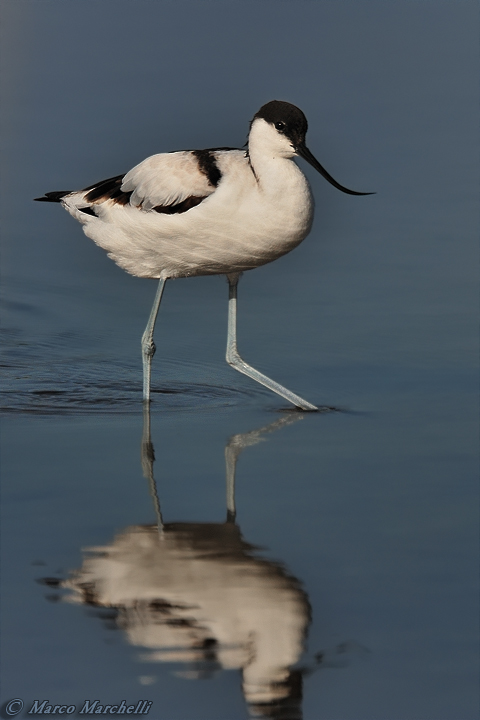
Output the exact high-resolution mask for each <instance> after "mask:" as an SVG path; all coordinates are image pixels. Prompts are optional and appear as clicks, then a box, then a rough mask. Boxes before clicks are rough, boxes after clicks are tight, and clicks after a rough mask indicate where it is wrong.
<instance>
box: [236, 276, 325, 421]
mask: <svg viewBox="0 0 480 720" xmlns="http://www.w3.org/2000/svg"><path fill="white" fill-rule="evenodd" d="M240 275H241V273H231V274H230V275H227V278H228V284H229V298H228V335H227V355H226V360H227V362H228V364H229V365H231V366H232V367H233V368H235V370H238V371H239V372H241V373H243V374H244V375H248V377H250V378H252V380H256V381H257V382H258V383H260V384H261V385H264V386H265V387H267V388H268V389H269V390H272V392H274V393H277V395H280V396H281V397H283V398H285V399H286V400H288V401H289V402H291V403H293V405H295V406H296V407H298V408H300V409H301V410H307V411H310V412H312V411H316V410H318V408H317V407H316V406H315V405H312V403H309V402H308V401H307V400H304V399H303V398H301V397H300V396H299V395H296V394H295V393H293V392H292V391H291V390H288V389H287V388H286V387H283V385H280V383H277V382H275V380H272V379H271V378H269V377H267V376H266V375H264V374H263V373H261V372H259V371H258V370H256V369H255V368H253V367H252V366H251V365H248V363H246V362H245V360H242V358H241V357H240V355H239V353H238V350H237V285H238V281H239V279H240Z"/></svg>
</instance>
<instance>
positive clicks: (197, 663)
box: [63, 407, 310, 720]
mask: <svg viewBox="0 0 480 720" xmlns="http://www.w3.org/2000/svg"><path fill="white" fill-rule="evenodd" d="M301 418H302V415H300V414H297V413H295V414H289V415H285V416H284V417H282V418H281V419H279V420H277V421H276V422H273V423H271V424H269V425H267V426H265V427H262V428H260V429H258V430H254V431H252V432H248V433H243V434H239V435H234V436H233V437H231V438H230V440H229V441H228V443H227V445H226V448H225V459H226V480H227V518H226V521H225V522H223V523H186V522H178V523H166V522H164V520H163V518H162V513H161V509H160V502H159V498H158V493H157V488H156V484H155V480H154V474H153V466H154V459H155V458H154V449H153V445H152V441H151V432H150V414H149V409H148V407H146V408H145V411H144V426H143V437H142V450H141V458H142V468H143V472H144V475H145V476H146V478H147V479H148V481H149V485H150V492H151V494H152V498H153V501H154V506H155V511H156V516H157V523H156V524H155V525H142V526H141V525H134V526H131V527H128V528H126V529H125V530H124V531H123V532H121V533H119V534H118V535H117V536H116V537H115V538H114V540H113V541H112V542H111V543H110V544H109V545H107V546H104V547H98V548H91V549H90V550H89V551H88V552H89V554H88V555H87V556H86V557H85V559H84V562H83V565H82V567H81V568H80V569H79V570H78V571H76V572H75V573H74V574H73V575H72V577H71V578H70V579H69V580H66V581H65V582H64V583H63V585H64V587H66V588H69V590H70V591H71V595H70V598H69V599H72V600H77V601H78V602H81V603H86V604H89V605H94V606H96V607H102V608H111V609H115V610H116V619H115V622H116V623H117V625H118V626H119V627H121V628H122V630H123V631H124V632H125V634H126V636H127V638H128V640H129V642H130V643H131V644H132V645H134V646H136V647H140V648H142V653H141V657H140V659H141V660H143V661H147V662H168V663H178V664H180V666H181V670H179V671H178V672H177V673H176V674H177V675H180V676H182V677H186V678H192V679H197V678H204V677H208V676H209V675H211V674H212V673H213V672H215V671H216V670H220V669H238V670H241V673H242V689H243V694H244V697H245V700H246V701H247V704H248V707H249V712H250V715H251V717H257V718H278V719H279V720H280V719H281V718H283V719H285V720H287V719H288V720H300V718H301V716H302V711H301V699H302V675H303V672H304V671H302V670H299V669H294V666H295V664H296V663H297V662H298V660H299V658H300V656H301V654H302V652H303V649H304V641H305V638H306V631H307V627H308V624H309V622H310V605H309V602H308V597H307V595H306V593H305V591H304V590H303V589H302V587H301V585H300V582H299V581H298V580H297V579H296V578H294V577H293V576H292V575H290V574H289V573H288V572H287V570H286V569H285V568H284V567H283V566H282V565H281V564H280V563H277V562H274V561H272V560H266V559H265V558H262V557H260V556H259V555H258V554H257V552H258V548H256V547H255V546H254V545H251V544H249V543H248V542H247V541H246V540H245V539H244V538H243V536H242V533H241V530H240V527H239V525H238V524H237V523H236V521H235V519H236V510H235V470H236V463H237V460H238V457H239V455H240V453H241V452H242V450H243V449H244V448H246V447H248V446H250V445H253V444H256V443H258V442H260V441H261V440H263V439H264V437H265V435H267V434H268V433H271V432H274V431H276V430H279V429H280V428H282V427H285V426H286V425H289V424H291V423H293V422H296V421H297V420H299V419H301Z"/></svg>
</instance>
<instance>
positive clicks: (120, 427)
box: [0, 0, 479, 720]
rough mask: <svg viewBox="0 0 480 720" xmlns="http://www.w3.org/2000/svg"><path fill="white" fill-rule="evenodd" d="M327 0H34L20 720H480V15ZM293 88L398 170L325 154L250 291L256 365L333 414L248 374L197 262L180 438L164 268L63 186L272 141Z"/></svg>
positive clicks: (13, 306) (18, 169)
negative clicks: (162, 157) (307, 230)
mask: <svg viewBox="0 0 480 720" xmlns="http://www.w3.org/2000/svg"><path fill="white" fill-rule="evenodd" d="M298 8H299V4H298V3H288V2H285V3H272V2H268V1H266V2H264V3H261V4H259V3H253V2H252V3H249V2H243V3H228V4H226V3H220V2H212V3H202V4H196V3H188V2H177V3H175V4H170V3H166V2H165V3H158V4H153V3H150V2H146V1H144V0H136V2H135V3H132V2H127V1H125V0H115V1H113V0H103V2H102V3H101V4H98V3H97V2H95V3H94V2H93V0H92V2H90V0H83V1H82V3H77V2H70V3H67V4H66V3H62V2H60V0H43V2H42V3H33V2H30V1H27V0H15V3H13V2H3V3H2V13H3V19H4V22H3V26H2V28H3V29H2V32H3V39H2V45H3V47H4V52H6V53H7V57H8V60H9V64H8V72H5V71H4V74H3V83H4V89H3V93H4V98H5V99H6V102H5V103H4V107H5V108H6V111H5V113H4V115H5V117H4V123H5V132H4V134H3V137H4V142H3V146H2V147H3V151H2V152H3V158H4V167H6V168H7V172H6V173H5V177H6V179H7V182H6V183H4V190H3V195H4V203H3V205H4V221H3V228H2V239H3V246H4V249H3V261H2V273H3V300H2V358H1V363H2V371H3V377H4V380H3V384H2V388H1V392H0V408H1V411H2V417H3V419H2V514H3V518H2V578H3V579H2V588H1V590H2V592H1V599H2V613H3V614H2V653H3V661H2V689H1V693H2V694H1V698H0V701H1V703H2V708H3V709H4V715H5V712H6V710H5V703H6V702H7V701H9V700H10V699H12V698H21V699H23V701H24V703H25V709H26V710H28V709H29V708H30V707H31V705H32V703H33V702H34V700H35V699H38V700H39V701H43V700H45V699H48V701H49V702H50V703H52V704H57V703H58V704H62V703H67V704H70V705H71V704H74V705H75V706H76V707H77V709H80V708H81V706H82V705H83V703H84V701H85V700H86V699H88V700H90V701H94V700H99V703H101V704H113V705H114V704H118V703H120V702H121V701H122V699H124V700H125V701H126V703H127V704H135V705H136V704H137V702H138V701H139V700H146V701H149V702H152V703H153V704H152V705H151V707H150V710H149V717H150V718H153V719H154V720H161V719H162V718H168V719H169V720H202V719H203V718H205V720H214V719H217V718H218V720H234V719H235V720H236V719H237V718H238V719H241V718H247V717H276V718H284V719H287V720H293V719H294V718H301V717H303V718H305V720H319V719H320V718H325V720H332V718H335V719H336V720H350V719H351V720H370V719H372V720H385V718H387V717H388V718H399V719H400V718H401V719H402V720H426V718H433V717H434V718H435V719H436V720H459V719H460V720H474V719H475V720H476V718H477V717H478V597H479V595H478V572H477V568H478V453H477V437H478V434H477V426H478V399H477V398H478V381H477V373H478V342H477V335H478V332H477V326H478V313H477V267H478V247H477V238H478V200H477V195H478V193H477V189H478V140H477V122H476V118H477V117H478V82H477V75H478V63H477V58H478V37H477V33H476V29H475V30H474V28H476V27H477V23H478V9H477V5H476V4H474V3H473V2H472V3H470V2H464V3H453V2H452V3H449V2H445V3H442V4H441V5H439V4H435V6H434V5H433V4H430V3H403V4H401V5H399V4H397V5H394V4H393V3H388V4H385V3H379V2H370V0H369V1H368V2H365V3H362V4H358V3H353V2H349V1H348V2H347V1H345V2H338V3H335V4H333V3H323V2H318V3H317V2H316V3H302V4H301V9H302V13H303V22H302V23H301V25H302V27H301V28H300V27H299V23H298V12H299V11H298ZM93 9H94V15H92V13H90V12H89V10H92V11H93ZM139 9H140V11H139ZM233 28H234V29H235V32H233ZM300 29H301V32H300ZM226 30H229V32H228V37H226V36H225V32H226ZM287 41H288V45H287V47H288V52H285V43H286V42H287ZM245 47H248V52H245ZM219 59H221V62H219ZM273 97H278V98H283V99H288V100H290V101H292V102H295V103H296V104H298V105H299V106H300V107H302V109H303V110H304V111H305V113H306V114H307V117H308V120H309V128H310V129H309V135H308V138H307V139H308V142H309V146H310V148H311V150H312V152H314V154H315V155H316V156H318V158H319V160H320V162H322V164H324V165H325V167H326V168H327V169H328V171H329V172H331V173H332V174H333V175H334V177H335V178H336V179H338V180H339V181H340V182H343V183H345V184H346V185H348V186H349V187H353V188H355V189H358V190H376V191H377V195H375V196H372V197H369V198H351V197H347V196H343V195H341V194H340V193H338V192H337V191H335V190H334V189H333V188H331V187H330V186H329V185H327V184H326V183H325V182H324V181H323V179H322V178H320V177H315V176H314V174H313V171H312V172H310V168H308V169H307V171H306V172H307V173H308V176H309V179H310V181H311V183H312V188H313V191H314V194H315V197H316V201H317V216H316V220H315V225H314V228H313V231H312V233H311V235H310V237H309V238H308V239H307V240H306V241H305V242H304V243H303V244H302V245H301V246H300V247H299V248H298V249H297V250H296V251H295V252H293V253H292V254H290V255H288V256H286V257H284V258H281V259H280V260H278V261H277V262H275V263H273V264H271V265H269V266H266V267H264V268H261V269H258V270H256V271H252V272H249V273H246V274H245V275H244V277H243V278H242V279H241V281H240V286H239V348H240V351H241V353H242V354H243V355H244V356H245V358H246V359H247V360H248V361H250V362H251V363H252V364H253V365H255V366H256V367H258V368H259V369H260V370H262V371H264V372H266V373H267V374H269V375H271V376H272V377H273V378H275V379H276V380H278V381H279V382H281V383H283V384H285V385H286V386H287V387H289V388H291V389H292V390H293V391H295V392H298V393H299V394H300V395H302V396H303V397H305V398H306V399H307V400H309V401H311V402H313V403H316V404H318V405H319V406H320V407H321V409H322V412H319V413H316V414H308V413H300V412H296V411H295V410H292V409H291V408H288V407H287V403H286V402H285V401H283V400H281V399H279V398H277V397H276V396H274V395H272V394H271V393H269V391H267V390H266V389H264V388H262V387H260V386H257V385H256V384H255V383H253V382H252V381H250V380H249V379H248V378H245V377H244V376H241V375H239V374H238V373H235V372H234V371H233V370H231V369H230V368H229V367H228V366H226V364H225V363H224V361H223V356H224V352H225V347H224V346H225V341H226V320H227V297H228V286H227V283H226V282H225V280H224V278H216V277H213V278H195V279H188V280H178V281H175V282H169V283H168V284H167V287H166V291H165V296H164V299H163V301H162V307H161V311H160V315H159V320H158V323H157V328H156V334H155V340H156V344H157V354H156V356H155V359H154V362H153V383H152V384H153V388H152V389H153V402H152V406H151V417H150V423H151V427H150V429H149V422H148V421H149V418H145V417H144V416H143V413H142V405H141V380H142V378H141V359H140V337H141V334H142V332H143V328H144V325H145V323H146V320H147V317H148V313H149V310H150V304H151V302H152V301H153V296H154V293H155V282H154V281H146V280H138V279H136V278H131V277H129V276H127V275H126V274H125V273H123V272H122V271H120V270H119V269H118V268H116V267H115V266H114V264H113V263H111V261H109V260H108V258H106V257H105V256H104V254H103V253H102V252H101V251H100V250H99V249H98V248H96V247H95V246H94V245H93V243H91V241H89V240H88V239H87V238H85V237H84V235H83V234H82V232H81V229H80V228H79V227H77V226H76V224H75V223H74V222H73V221H72V219H71V218H69V217H68V216H67V215H66V213H62V211H61V208H59V207H58V206H45V205H43V204H40V203H38V204H37V203H31V202H30V198H33V197H37V196H38V195H40V194H42V193H43V192H44V191H45V190H46V191H49V190H56V189H62V188H63V187H72V188H73V187H83V186H86V185H88V184H91V183H92V182H94V181H95V180H98V179H101V178H102V177H109V176H112V175H114V174H115V173H118V172H121V171H124V170H126V169H128V168H129V167H130V166H132V165H133V164H134V163H135V162H137V161H139V160H140V159H142V158H143V157H145V156H146V155H148V154H151V153H153V152H161V151H166V150H172V149H178V148H182V147H211V146H218V145H236V144H238V145H241V144H242V143H243V142H244V139H245V135H246V132H247V129H248V121H249V119H250V117H251V115H252V114H253V113H254V112H255V110H256V109H258V107H259V106H260V105H261V104H262V103H264V102H266V101H267V100H269V99H272V98H273ZM474 298H475V300H474ZM234 481H235V482H234ZM92 548H93V550H92Z"/></svg>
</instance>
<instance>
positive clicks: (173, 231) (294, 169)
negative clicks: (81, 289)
mask: <svg viewBox="0 0 480 720" xmlns="http://www.w3.org/2000/svg"><path fill="white" fill-rule="evenodd" d="M306 131H307V120H306V118H305V115H304V114H303V113H302V111H301V110H299V108H297V107H295V106H294V105H291V104H290V103H286V102H281V101H277V100H274V101H272V102H269V103H267V104H266V105H264V106H263V107H261V108H260V110H259V111H258V112H257V113H256V114H255V116H254V118H253V120H252V122H251V125H250V133H249V137H248V150H247V151H245V150H239V149H234V148H215V149H210V150H191V151H184V152H173V153H162V154H159V155H153V156H151V157H149V158H147V159H146V160H144V161H143V162H141V163H140V164H139V165H137V166H136V167H134V168H133V169H132V170H130V171H129V172H128V173H127V174H126V175H123V176H122V175H119V176H117V177H114V178H110V179H108V180H104V181H103V182H99V183H96V184H95V185H92V186H90V187H88V188H85V189H84V190H81V191H76V192H66V191H65V192H53V193H47V194H46V195H45V196H44V197H41V198H37V199H38V200H42V201H49V202H60V203H61V204H62V205H63V207H64V208H65V209H66V210H67V211H68V212H69V213H70V214H71V215H73V217H75V218H76V219H77V220H78V221H79V222H81V223H82V226H83V230H84V232H85V234H86V235H88V237H90V238H91V239H92V240H94V242H95V243H97V245H99V246H100V247H102V248H103V249H104V250H106V251H107V253H108V255H109V257H111V258H112V259H113V260H114V261H115V262H116V263H117V264H118V265H119V266H120V267H122V268H123V269H124V270H126V271H127V272H129V273H131V274H132V275H136V276H138V277H149V278H159V280H160V284H159V290H158V291H157V297H156V300H155V304H154V308H153V310H152V314H151V316H150V321H149V325H148V326H147V330H146V332H145V334H144V337H143V340H142V347H143V356H144V398H145V399H147V400H148V399H149V388H150V364H151V357H152V356H153V352H154V348H155V346H154V344H153V327H154V324H155V319H156V314H157V312H158V307H159V304H160V299H161V294H162V292H163V287H164V284H165V281H166V280H167V279H168V278H176V277H189V276H195V275H212V274H222V273H223V274H226V275H227V276H228V278H229V282H230V288H231V289H230V301H231V304H230V307H231V308H232V303H233V304H234V305H235V304H236V286H237V282H238V278H239V275H240V273H242V272H243V271H245V270H250V269H252V268H255V267H258V266H260V265H264V264H265V263H268V262H271V261H272V260H275V259H276V258H278V257H280V256H281V255H284V254H285V253H287V252H289V251H290V250H292V249H293V248H294V247H296V246H297V245H298V244H299V243H300V242H301V241H302V240H303V239H304V238H305V237H306V236H307V235H308V233H309V232H310V229H311V226H312V221H313V208H314V203H313V198H312V194H311V191H310V187H309V184H308V182H307V180H306V178H305V176H304V175H303V173H302V172H301V170H300V169H299V167H298V166H297V165H296V164H295V162H293V158H294V157H295V156H300V157H303V158H304V159H305V160H307V161H308V162H309V163H310V164H311V165H312V166H313V167H315V168H316V169H317V170H318V171H319V172H320V173H321V174H322V175H323V176H324V177H325V178H326V179H327V180H328V181H329V182H331V183H332V184H333V185H334V186H335V187H337V188H338V189H340V190H342V191H343V192H346V193H348V194H351V195H365V194H369V193H357V192H354V191H352V190H348V189H347V188H345V187H343V186H342V185H339V184H338V183H337V182H336V181H335V180H334V179H333V178H332V177H331V176H330V175H329V174H328V173H327V172H326V171H325V169H324V168H323V167H322V166H321V165H320V163H319V162H318V161H317V160H316V159H315V158H314V156H313V155H312V154H311V153H310V151H309V150H308V148H307V147H306V145H305V134H306ZM232 323H233V324H232ZM234 325H235V317H234V315H232V313H230V322H229V340H228V347H230V350H231V352H230V354H229V351H228V347H227V360H228V361H229V362H230V364H232V365H233V366H234V367H236V369H238V370H240V371H241V372H244V373H245V374H248V375H250V377H253V378H254V379H256V380H258V381H259V382H261V383H262V384H264V385H266V386H267V387H270V389H272V390H274V392H277V393H279V394H281V395H283V397H286V398H287V399H289V400H290V401H291V402H293V403H294V404H296V405H298V406H299V407H303V409H309V410H313V409H316V408H315V406H313V405H311V404H310V403H307V402H306V401H303V400H302V399H301V398H299V397H298V396H296V395H294V394H293V393H291V392H290V391H288V390H286V388H282V386H279V385H278V384H277V383H274V382H273V381H271V380H270V379H269V378H266V376H263V375H261V374H260V373H258V371H256V370H254V369H253V368H251V367H250V366H249V365H247V364H246V363H244V362H243V361H242V360H241V358H240V357H239V356H238V353H237V351H236V340H235V328H234ZM232 353H233V354H232ZM147 366H148V368H147ZM267 381H268V382H267ZM284 391H285V392H284ZM299 401H301V402H299Z"/></svg>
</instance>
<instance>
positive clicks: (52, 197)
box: [33, 190, 72, 203]
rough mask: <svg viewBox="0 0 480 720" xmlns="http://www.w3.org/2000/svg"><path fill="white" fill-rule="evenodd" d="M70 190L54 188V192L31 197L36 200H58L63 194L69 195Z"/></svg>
mask: <svg viewBox="0 0 480 720" xmlns="http://www.w3.org/2000/svg"><path fill="white" fill-rule="evenodd" d="M71 192H72V191H71V190H56V191H55V192H48V193H45V195H44V196H43V197H38V198H33V199H34V200H36V201H38V202H58V203H59V202H60V201H61V199H62V198H63V197H65V195H70V193H71Z"/></svg>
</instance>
